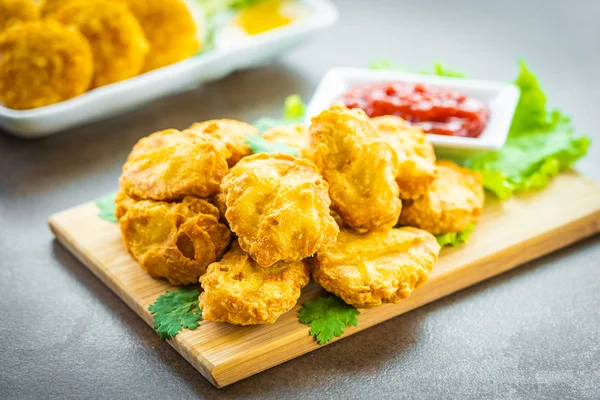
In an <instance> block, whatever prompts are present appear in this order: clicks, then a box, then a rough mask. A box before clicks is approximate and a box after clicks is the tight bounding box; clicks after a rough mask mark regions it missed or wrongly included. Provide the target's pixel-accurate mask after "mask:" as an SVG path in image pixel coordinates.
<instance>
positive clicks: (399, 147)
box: [371, 115, 437, 199]
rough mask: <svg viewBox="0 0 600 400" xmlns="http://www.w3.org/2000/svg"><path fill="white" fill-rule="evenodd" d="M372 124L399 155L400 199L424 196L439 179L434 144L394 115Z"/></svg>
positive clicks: (373, 120) (397, 176)
mask: <svg viewBox="0 0 600 400" xmlns="http://www.w3.org/2000/svg"><path fill="white" fill-rule="evenodd" d="M371 122H372V123H373V125H374V126H375V128H376V129H377V130H378V131H379V134H380V135H381V137H382V138H383V140H385V141H386V142H387V143H388V144H389V145H390V146H391V147H392V149H394V150H395V151H396V155H397V156H398V166H397V170H396V182H397V183H398V186H399V187H400V198H401V199H417V198H419V197H421V196H423V195H424V194H425V192H426V191H427V188H428V187H429V185H431V184H432V183H433V181H435V179H436V178H437V168H436V167H435V152H434V151H433V145H432V144H431V143H429V141H428V140H427V137H426V135H425V133H424V132H423V130H422V129H421V128H419V127H416V126H412V125H410V124H409V123H408V122H406V121H405V120H403V119H402V118H400V117H396V116H393V115H386V116H383V117H376V118H372V119H371Z"/></svg>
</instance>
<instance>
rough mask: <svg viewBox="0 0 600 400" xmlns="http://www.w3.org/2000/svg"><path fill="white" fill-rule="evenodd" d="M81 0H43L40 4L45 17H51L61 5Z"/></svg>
mask: <svg viewBox="0 0 600 400" xmlns="http://www.w3.org/2000/svg"><path fill="white" fill-rule="evenodd" d="M76 1H81V0H42V4H41V6H40V9H41V14H42V16H44V17H51V16H52V15H53V14H54V13H56V12H57V11H58V10H59V9H60V8H61V7H64V6H66V5H67V4H68V3H73V2H76Z"/></svg>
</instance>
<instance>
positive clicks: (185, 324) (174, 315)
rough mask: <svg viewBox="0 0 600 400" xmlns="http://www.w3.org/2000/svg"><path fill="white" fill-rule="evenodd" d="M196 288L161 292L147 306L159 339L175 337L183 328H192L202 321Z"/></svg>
mask: <svg viewBox="0 0 600 400" xmlns="http://www.w3.org/2000/svg"><path fill="white" fill-rule="evenodd" d="M199 295H200V293H199V291H198V289H194V288H179V289H177V291H175V292H166V293H165V294H161V295H160V296H159V297H158V298H157V299H156V301H155V302H154V304H152V305H150V307H148V310H150V313H151V314H152V317H153V318H154V330H156V333H158V336H160V339H161V340H167V339H170V338H172V337H175V336H176V335H177V334H178V333H179V332H181V331H182V330H183V329H190V330H194V329H196V328H197V327H199V326H200V321H202V310H201V309H200V307H199V305H198V303H199V301H198V296H199Z"/></svg>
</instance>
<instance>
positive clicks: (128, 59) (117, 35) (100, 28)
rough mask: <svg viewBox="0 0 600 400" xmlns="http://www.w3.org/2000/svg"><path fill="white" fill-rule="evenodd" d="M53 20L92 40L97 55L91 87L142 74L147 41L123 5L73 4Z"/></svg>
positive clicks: (100, 0) (94, 0)
mask: <svg viewBox="0 0 600 400" xmlns="http://www.w3.org/2000/svg"><path fill="white" fill-rule="evenodd" d="M52 18H54V19H56V20H57V21H58V22H60V23H61V24H63V25H68V26H74V27H76V28H77V29H79V31H80V32H81V33H82V34H83V35H84V36H85V37H86V38H87V39H88V40H89V42H90V45H91V47H92V53H93V55H94V78H93V81H92V87H99V86H103V85H108V84H110V83H114V82H119V81H122V80H124V79H127V78H131V77H134V76H136V75H138V74H139V73H140V72H141V71H142V67H143V66H144V62H145V59H146V54H147V53H148V41H147V40H146V37H145V36H144V32H143V31H142V28H141V26H140V24H139V23H138V21H137V19H136V18H135V17H134V16H133V14H132V13H131V12H130V11H129V10H128V9H127V6H125V5H124V4H120V3H117V2H115V1H109V0H85V1H83V0H81V1H73V2H69V3H67V5H65V6H64V7H61V8H59V9H58V11H56V13H54V14H52Z"/></svg>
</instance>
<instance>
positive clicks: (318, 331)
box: [298, 295, 360, 344]
mask: <svg viewBox="0 0 600 400" xmlns="http://www.w3.org/2000/svg"><path fill="white" fill-rule="evenodd" d="M359 314H360V312H359V311H358V310H357V309H356V308H354V307H353V306H351V305H348V304H346V303H344V302H343V301H342V300H341V299H340V298H339V297H336V296H333V295H330V296H326V297H323V296H321V297H316V298H314V299H311V300H307V301H305V302H304V304H302V308H300V311H299V312H298V319H299V320H300V322H302V323H303V324H306V325H310V331H309V334H311V335H312V336H314V337H315V339H316V340H317V343H319V344H325V343H327V342H329V341H331V340H333V338H335V337H340V336H342V334H343V333H344V328H346V327H348V326H358V315H359Z"/></svg>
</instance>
